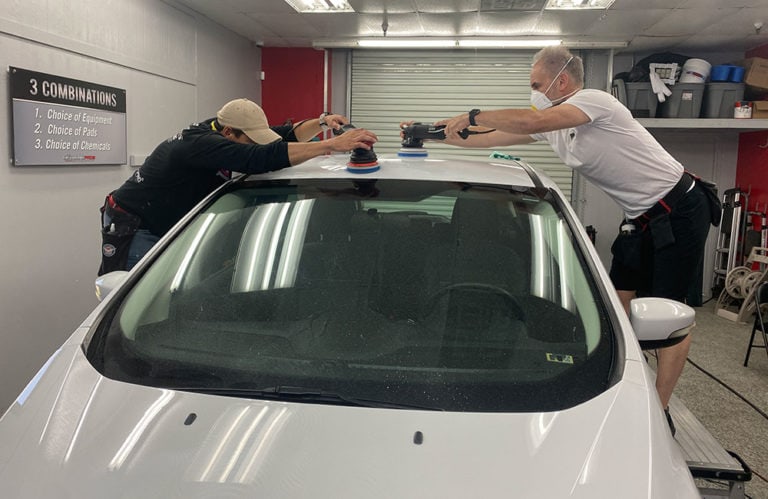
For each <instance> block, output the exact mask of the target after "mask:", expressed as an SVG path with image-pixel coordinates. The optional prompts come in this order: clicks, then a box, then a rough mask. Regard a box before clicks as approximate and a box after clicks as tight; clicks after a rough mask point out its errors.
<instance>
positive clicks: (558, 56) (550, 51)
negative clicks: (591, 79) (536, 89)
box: [533, 45, 584, 87]
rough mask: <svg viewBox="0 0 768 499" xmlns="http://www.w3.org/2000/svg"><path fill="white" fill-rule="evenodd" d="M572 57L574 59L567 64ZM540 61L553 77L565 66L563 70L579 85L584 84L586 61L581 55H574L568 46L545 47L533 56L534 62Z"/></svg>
mask: <svg viewBox="0 0 768 499" xmlns="http://www.w3.org/2000/svg"><path fill="white" fill-rule="evenodd" d="M571 57H573V60H572V61H571V62H570V63H569V64H568V65H567V66H566V63H567V62H568V60H569V59H571ZM538 62H541V64H543V65H544V68H545V69H546V72H547V74H548V75H550V76H553V77H554V76H555V75H556V74H557V72H558V71H560V69H562V68H563V66H565V69H563V72H564V73H568V76H570V77H571V80H573V82H574V83H576V84H577V85H578V86H581V87H583V86H584V63H583V62H581V57H579V56H577V55H573V54H572V53H571V52H570V50H568V49H567V48H565V47H563V46H559V45H558V46H552V47H544V48H543V49H541V50H539V51H538V52H536V55H534V56H533V64H536V63H538Z"/></svg>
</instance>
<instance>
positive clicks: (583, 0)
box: [544, 0, 615, 10]
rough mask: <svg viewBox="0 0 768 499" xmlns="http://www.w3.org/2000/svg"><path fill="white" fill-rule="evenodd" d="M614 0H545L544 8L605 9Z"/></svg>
mask: <svg viewBox="0 0 768 499" xmlns="http://www.w3.org/2000/svg"><path fill="white" fill-rule="evenodd" d="M614 1H615V0H547V5H545V6H544V10H588V9H607V8H608V7H610V6H611V5H613V2H614Z"/></svg>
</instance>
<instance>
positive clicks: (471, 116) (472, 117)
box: [469, 109, 480, 126]
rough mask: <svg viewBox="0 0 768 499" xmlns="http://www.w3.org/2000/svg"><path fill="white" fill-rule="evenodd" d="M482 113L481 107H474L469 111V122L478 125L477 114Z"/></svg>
mask: <svg viewBox="0 0 768 499" xmlns="http://www.w3.org/2000/svg"><path fill="white" fill-rule="evenodd" d="M478 114H480V110H479V109H473V110H471V111H470V112H469V124H470V125H472V126H477V123H475V116H477V115H478Z"/></svg>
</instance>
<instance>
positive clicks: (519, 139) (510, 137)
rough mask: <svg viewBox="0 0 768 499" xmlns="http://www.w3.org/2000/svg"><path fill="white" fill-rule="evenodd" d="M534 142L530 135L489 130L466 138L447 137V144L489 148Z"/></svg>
mask: <svg viewBox="0 0 768 499" xmlns="http://www.w3.org/2000/svg"><path fill="white" fill-rule="evenodd" d="M531 142H533V139H532V138H531V137H530V136H529V135H521V134H511V133H506V132H500V131H498V130H497V131H495V132H489V133H483V134H479V135H470V136H469V137H467V138H466V139H462V138H461V137H456V136H454V137H450V138H446V139H445V143H446V144H450V145H452V146H459V147H470V148H478V149H487V148H489V147H502V146H512V145H516V144H528V143H531Z"/></svg>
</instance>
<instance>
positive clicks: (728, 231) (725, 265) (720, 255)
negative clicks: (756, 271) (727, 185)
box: [712, 187, 749, 294]
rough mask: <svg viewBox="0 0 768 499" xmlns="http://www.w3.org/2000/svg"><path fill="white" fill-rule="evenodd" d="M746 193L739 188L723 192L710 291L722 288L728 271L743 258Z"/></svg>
mask: <svg viewBox="0 0 768 499" xmlns="http://www.w3.org/2000/svg"><path fill="white" fill-rule="evenodd" d="M748 198H749V196H748V194H747V193H746V192H744V191H742V190H741V189H739V188H738V187H737V188H734V189H728V190H727V191H725V192H724V193H723V219H722V223H721V224H720V233H719V234H718V237H717V247H716V248H715V268H714V272H713V274H712V291H713V294H714V292H715V291H719V290H722V289H723V288H724V287H725V280H726V277H727V276H728V272H730V271H731V270H733V269H734V268H735V267H737V266H738V265H740V264H741V261H742V260H743V259H744V236H745V231H746V221H747V220H746V216H747V211H746V207H747V203H748Z"/></svg>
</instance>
